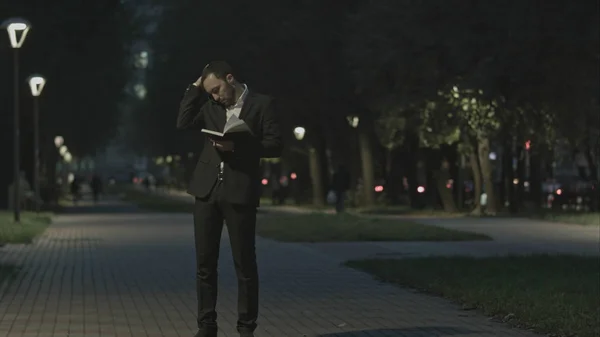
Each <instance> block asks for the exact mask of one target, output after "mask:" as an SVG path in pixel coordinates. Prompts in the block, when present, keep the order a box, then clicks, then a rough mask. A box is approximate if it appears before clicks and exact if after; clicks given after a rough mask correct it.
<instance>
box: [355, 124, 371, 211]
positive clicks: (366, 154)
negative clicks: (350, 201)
mask: <svg viewBox="0 0 600 337" xmlns="http://www.w3.org/2000/svg"><path fill="white" fill-rule="evenodd" d="M358 143H359V147H360V159H361V161H362V163H361V164H362V176H363V188H364V191H363V193H364V198H363V200H364V205H363V206H366V207H369V206H374V205H375V195H374V192H373V187H374V186H375V174H374V172H373V154H372V153H371V141H370V139H369V134H368V133H367V130H366V129H365V127H359V130H358Z"/></svg>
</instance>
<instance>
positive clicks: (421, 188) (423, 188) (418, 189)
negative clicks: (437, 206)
mask: <svg viewBox="0 0 600 337" xmlns="http://www.w3.org/2000/svg"><path fill="white" fill-rule="evenodd" d="M417 192H419V193H425V187H423V186H419V187H417Z"/></svg>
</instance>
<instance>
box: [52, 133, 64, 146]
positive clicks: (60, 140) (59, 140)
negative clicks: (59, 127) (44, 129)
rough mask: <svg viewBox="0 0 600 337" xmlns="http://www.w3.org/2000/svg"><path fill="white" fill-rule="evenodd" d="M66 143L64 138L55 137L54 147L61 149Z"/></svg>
mask: <svg viewBox="0 0 600 337" xmlns="http://www.w3.org/2000/svg"><path fill="white" fill-rule="evenodd" d="M64 143H65V139H64V138H63V137H62V136H56V137H54V145H55V146H56V147H57V148H60V147H61V146H62V145H63V144H64Z"/></svg>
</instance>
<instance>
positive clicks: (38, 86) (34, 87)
mask: <svg viewBox="0 0 600 337" xmlns="http://www.w3.org/2000/svg"><path fill="white" fill-rule="evenodd" d="M45 84H46V79H45V78H43V77H42V76H40V75H31V76H30V77H29V88H30V89H31V95H32V96H33V186H34V189H35V210H36V212H38V213H39V212H40V105H39V97H40V95H41V94H42V90H44V85H45Z"/></svg>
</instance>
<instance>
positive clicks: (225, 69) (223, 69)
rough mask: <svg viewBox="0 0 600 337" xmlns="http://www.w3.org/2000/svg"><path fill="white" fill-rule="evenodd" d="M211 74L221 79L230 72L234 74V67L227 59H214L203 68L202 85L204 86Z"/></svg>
mask: <svg viewBox="0 0 600 337" xmlns="http://www.w3.org/2000/svg"><path fill="white" fill-rule="evenodd" d="M211 74H212V75H215V77H216V78H218V79H220V80H224V79H225V77H226V76H227V75H229V74H231V75H234V73H233V68H232V67H231V65H229V63H227V62H225V61H212V62H210V63H209V64H207V65H206V67H204V69H202V83H201V84H202V86H204V79H206V78H207V77H208V76H209V75H211ZM234 76H235V75H234Z"/></svg>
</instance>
